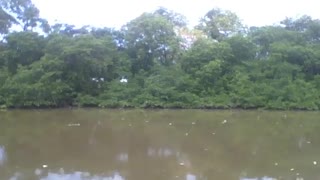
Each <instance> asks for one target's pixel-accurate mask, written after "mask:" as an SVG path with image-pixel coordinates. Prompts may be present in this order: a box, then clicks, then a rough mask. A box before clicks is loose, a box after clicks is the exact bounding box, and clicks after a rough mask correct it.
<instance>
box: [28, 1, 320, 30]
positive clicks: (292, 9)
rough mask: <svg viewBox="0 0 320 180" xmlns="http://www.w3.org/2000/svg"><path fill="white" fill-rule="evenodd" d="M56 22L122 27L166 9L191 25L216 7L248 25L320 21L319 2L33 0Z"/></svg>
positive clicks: (45, 15)
mask: <svg viewBox="0 0 320 180" xmlns="http://www.w3.org/2000/svg"><path fill="white" fill-rule="evenodd" d="M33 2H34V3H35V4H36V6H37V7H38V8H39V9H40V13H41V16H42V17H43V18H46V19H48V20H49V22H51V23H54V22H55V21H57V22H60V23H61V22H62V23H68V24H74V25H76V26H83V25H92V26H96V27H115V28H119V27H121V26H122V25H124V24H125V23H127V22H128V21H130V20H132V19H134V18H136V17H138V16H139V15H141V14H142V13H143V12H150V11H153V10H155V9H156V8H157V7H160V6H163V7H166V8H168V9H171V10H174V11H176V12H178V13H181V14H183V15H185V16H186V17H187V18H188V20H189V23H190V24H191V25H195V24H196V23H197V22H198V20H199V18H200V17H201V16H203V15H204V14H205V13H206V12H208V11H209V10H210V9H212V8H214V7H219V8H222V9H227V10H231V11H233V12H235V13H236V14H237V15H238V16H239V17H240V18H241V19H242V20H243V23H244V24H246V25H249V26H263V25H271V24H274V23H277V22H279V21H281V20H283V19H284V18H285V17H298V16H300V15H304V14H307V15H310V16H312V17H313V18H317V19H320V10H319V7H320V0H33Z"/></svg>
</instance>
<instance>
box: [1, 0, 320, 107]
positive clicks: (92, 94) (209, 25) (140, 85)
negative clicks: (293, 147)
mask: <svg viewBox="0 0 320 180" xmlns="http://www.w3.org/2000/svg"><path fill="white" fill-rule="evenodd" d="M0 18H1V19H0V34H2V36H3V39H2V41H1V42H0V107H1V108H4V107H8V108H44V107H65V106H81V107H107V108H119V107H122V108H126V107H131V108H132V107H140V108H266V109H303V110H318V109H319V108H320V38H319V37H320V36H319V32H320V21H319V20H317V19H312V18H311V17H309V16H302V17H301V18H298V19H292V18H287V19H285V20H283V21H282V22H281V23H282V26H265V27H251V28H249V29H245V28H244V26H243V25H242V24H241V21H240V20H239V18H238V17H237V15H236V14H234V13H232V12H230V11H224V10H221V9H212V10H211V11H209V12H208V13H207V14H206V15H205V16H204V18H203V19H202V20H201V21H200V24H199V25H198V26H196V28H194V29H189V28H188V26H187V21H186V19H185V17H184V16H183V15H181V14H178V13H175V12H173V11H171V10H168V9H165V8H159V9H158V10H156V11H154V12H151V13H144V14H142V15H141V16H139V17H137V18H136V19H134V20H132V21H130V22H129V23H128V24H126V25H124V26H123V28H122V29H121V30H115V29H111V28H93V27H89V26H85V27H81V28H76V27H75V26H73V25H69V24H55V25H51V26H49V25H48V24H46V20H44V19H41V17H39V10H38V9H37V8H36V7H35V6H34V5H33V4H32V2H31V1H30V0H6V1H1V3H0ZM14 24H18V25H21V27H22V28H21V31H10V30H11V29H10V28H11V27H12V25H14ZM41 28H42V29H43V28H44V29H43V32H41V33H40V32H38V31H37V32H36V31H34V29H41ZM40 34H42V35H40Z"/></svg>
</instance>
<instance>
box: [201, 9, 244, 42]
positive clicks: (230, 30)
mask: <svg viewBox="0 0 320 180" xmlns="http://www.w3.org/2000/svg"><path fill="white" fill-rule="evenodd" d="M196 28H197V29H200V30H202V31H204V32H205V33H207V35H208V36H209V37H211V38H213V39H216V40H218V41H220V40H222V39H224V38H225V37H229V36H231V35H235V34H239V33H243V32H244V30H245V29H244V26H243V25H242V23H241V20H240V18H239V17H238V16H237V15H236V14H235V13H233V12H231V11H227V10H222V9H219V8H214V9H212V10H210V11H209V12H207V13H206V15H205V16H204V17H203V18H202V19H201V20H200V23H199V25H198V26H197V27H196Z"/></svg>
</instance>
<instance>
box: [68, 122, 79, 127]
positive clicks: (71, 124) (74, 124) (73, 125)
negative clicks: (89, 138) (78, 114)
mask: <svg viewBox="0 0 320 180" xmlns="http://www.w3.org/2000/svg"><path fill="white" fill-rule="evenodd" d="M68 126H69V127H76V126H80V123H70V124H68Z"/></svg>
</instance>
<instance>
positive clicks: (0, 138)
mask: <svg viewBox="0 0 320 180" xmlns="http://www.w3.org/2000/svg"><path fill="white" fill-rule="evenodd" d="M284 114H286V116H285V118H284ZM319 115H320V113H318V112H281V111H278V112H263V111H196V110H188V111H186V110H179V111H169V110H162V111H142V110H125V111H123V110H95V109H90V110H85V109H80V110H50V111H47V110H42V111H7V112H1V114H0V116H1V122H0V123H1V124H0V144H1V145H0V179H1V180H2V179H4V180H8V179H9V180H29V179H32V180H69V179H70V180H71V179H72V180H100V179H102V180H109V179H110V180H111V179H112V180H150V179H152V180H163V179H165V180H167V179H168V180H174V179H177V180H209V179H223V180H275V179H278V180H280V179H281V180H291V179H294V180H295V179H299V178H300V179H302V178H303V179H320V173H319V172H320V168H319V167H320V166H319V163H318V162H320V157H319V152H320V139H319V137H320V121H319ZM70 124H76V126H75V125H74V126H70ZM272 177H273V178H272Z"/></svg>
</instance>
